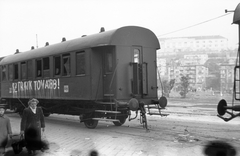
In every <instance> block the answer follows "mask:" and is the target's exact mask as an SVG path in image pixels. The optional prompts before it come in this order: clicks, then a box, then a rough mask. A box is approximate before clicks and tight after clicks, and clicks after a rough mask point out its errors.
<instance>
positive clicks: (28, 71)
mask: <svg viewBox="0 0 240 156" xmlns="http://www.w3.org/2000/svg"><path fill="white" fill-rule="evenodd" d="M27 69H28V70H27V77H28V79H31V78H32V76H33V74H32V69H33V67H32V60H29V61H28V62H27Z"/></svg>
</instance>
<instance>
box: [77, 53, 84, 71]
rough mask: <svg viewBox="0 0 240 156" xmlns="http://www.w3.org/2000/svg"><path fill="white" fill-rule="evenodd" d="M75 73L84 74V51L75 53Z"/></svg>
mask: <svg viewBox="0 0 240 156" xmlns="http://www.w3.org/2000/svg"><path fill="white" fill-rule="evenodd" d="M76 62H77V63H76V66H77V67H76V69H77V75H82V74H85V52H79V53H76Z"/></svg>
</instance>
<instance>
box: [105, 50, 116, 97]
mask: <svg viewBox="0 0 240 156" xmlns="http://www.w3.org/2000/svg"><path fill="white" fill-rule="evenodd" d="M113 62H114V61H113V52H112V51H105V52H104V54H103V96H104V97H105V98H110V97H113V96H114V86H115V84H114V83H113V81H114V66H113Z"/></svg>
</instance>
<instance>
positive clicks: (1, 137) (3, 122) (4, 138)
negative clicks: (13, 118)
mask: <svg viewBox="0 0 240 156" xmlns="http://www.w3.org/2000/svg"><path fill="white" fill-rule="evenodd" d="M8 134H12V129H11V124H10V120H9V118H8V117H7V116H6V115H3V116H0V147H5V146H6V145H7V142H8Z"/></svg>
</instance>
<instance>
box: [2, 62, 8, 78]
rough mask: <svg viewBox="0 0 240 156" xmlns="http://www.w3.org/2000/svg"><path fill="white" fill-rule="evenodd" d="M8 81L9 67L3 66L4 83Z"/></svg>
mask: <svg viewBox="0 0 240 156" xmlns="http://www.w3.org/2000/svg"><path fill="white" fill-rule="evenodd" d="M5 80H7V66H6V65H4V66H2V81H5Z"/></svg>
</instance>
